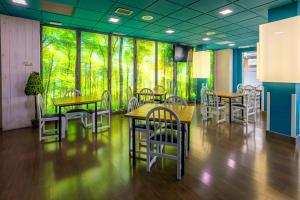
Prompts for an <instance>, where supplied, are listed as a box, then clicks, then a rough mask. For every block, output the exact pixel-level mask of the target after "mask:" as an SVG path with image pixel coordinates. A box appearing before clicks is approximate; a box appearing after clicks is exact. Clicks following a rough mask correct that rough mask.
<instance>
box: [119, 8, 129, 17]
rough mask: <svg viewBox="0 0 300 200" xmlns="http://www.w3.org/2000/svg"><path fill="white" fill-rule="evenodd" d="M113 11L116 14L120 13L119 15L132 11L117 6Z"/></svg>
mask: <svg viewBox="0 0 300 200" xmlns="http://www.w3.org/2000/svg"><path fill="white" fill-rule="evenodd" d="M115 13H117V14H120V15H127V16H129V15H132V13H133V11H131V10H127V9H124V8H117V10H116V11H115Z"/></svg>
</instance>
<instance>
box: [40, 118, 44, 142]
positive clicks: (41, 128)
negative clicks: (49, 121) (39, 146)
mask: <svg viewBox="0 0 300 200" xmlns="http://www.w3.org/2000/svg"><path fill="white" fill-rule="evenodd" d="M41 123H42V122H40V121H39V139H40V141H42V130H43V127H44V126H42V124H41Z"/></svg>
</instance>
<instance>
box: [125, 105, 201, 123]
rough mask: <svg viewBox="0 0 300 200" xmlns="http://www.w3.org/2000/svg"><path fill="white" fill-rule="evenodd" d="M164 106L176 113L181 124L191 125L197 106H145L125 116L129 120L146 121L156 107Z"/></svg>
mask: <svg viewBox="0 0 300 200" xmlns="http://www.w3.org/2000/svg"><path fill="white" fill-rule="evenodd" d="M158 106H163V107H166V108H169V109H171V110H173V111H174V112H176V114H177V116H178V118H179V120H180V122H181V123H191V121H192V119H193V114H194V110H195V106H181V105H164V104H145V105H142V106H140V107H139V108H137V109H135V110H133V111H131V112H129V113H126V114H125V115H124V116H125V117H128V118H134V119H140V120H145V119H146V115H147V113H148V112H149V111H150V110H151V109H152V108H155V107H158Z"/></svg>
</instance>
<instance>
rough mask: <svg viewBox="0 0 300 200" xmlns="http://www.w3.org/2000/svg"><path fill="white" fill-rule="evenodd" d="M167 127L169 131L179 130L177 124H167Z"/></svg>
mask: <svg viewBox="0 0 300 200" xmlns="http://www.w3.org/2000/svg"><path fill="white" fill-rule="evenodd" d="M166 127H167V128H168V129H171V128H172V129H173V130H177V128H178V127H177V124H167V125H166Z"/></svg>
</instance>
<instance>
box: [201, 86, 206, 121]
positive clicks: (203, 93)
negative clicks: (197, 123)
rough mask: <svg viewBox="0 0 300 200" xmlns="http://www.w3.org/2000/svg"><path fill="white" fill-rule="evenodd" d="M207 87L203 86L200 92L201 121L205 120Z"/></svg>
mask: <svg viewBox="0 0 300 200" xmlns="http://www.w3.org/2000/svg"><path fill="white" fill-rule="evenodd" d="M207 91H208V89H207V87H206V86H205V85H204V84H203V85H202V87H201V91H200V100H201V115H202V121H206V120H207V106H208V103H207Z"/></svg>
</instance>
